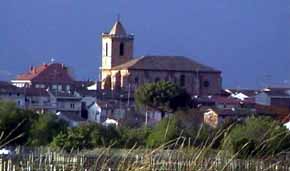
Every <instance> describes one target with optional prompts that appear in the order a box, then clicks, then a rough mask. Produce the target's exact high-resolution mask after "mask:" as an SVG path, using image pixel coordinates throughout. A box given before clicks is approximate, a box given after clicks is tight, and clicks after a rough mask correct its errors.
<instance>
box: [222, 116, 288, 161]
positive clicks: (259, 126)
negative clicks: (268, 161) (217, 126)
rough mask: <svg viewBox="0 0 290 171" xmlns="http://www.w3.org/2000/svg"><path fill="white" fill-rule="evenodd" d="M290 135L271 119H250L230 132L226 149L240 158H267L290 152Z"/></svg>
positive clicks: (284, 128)
mask: <svg viewBox="0 0 290 171" xmlns="http://www.w3.org/2000/svg"><path fill="white" fill-rule="evenodd" d="M289 147H290V133H289V131H288V130H287V129H286V127H284V126H283V125H281V124H280V123H278V122H276V121H274V120H272V119H270V118H254V117H252V118H249V119H247V120H246V121H245V123H244V124H239V125H236V126H235V127H234V128H233V129H232V130H231V132H230V134H229V137H228V140H227V141H226V142H225V148H226V149H228V150H229V151H230V152H231V153H233V154H234V153H239V156H240V157H251V156H260V157H261V156H266V155H273V154H277V153H279V152H282V151H286V150H288V149H289Z"/></svg>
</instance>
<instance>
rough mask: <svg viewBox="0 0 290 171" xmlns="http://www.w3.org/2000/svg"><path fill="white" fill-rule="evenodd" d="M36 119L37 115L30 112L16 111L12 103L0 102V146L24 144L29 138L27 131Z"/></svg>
mask: <svg viewBox="0 0 290 171" xmlns="http://www.w3.org/2000/svg"><path fill="white" fill-rule="evenodd" d="M36 117H37V115H36V114H35V113H33V112H32V111H28V110H22V109H18V108H17V107H16V105H15V104H14V103H10V102H4V101H1V102H0V133H1V134H3V135H2V136H1V140H0V144H1V145H3V144H6V143H8V142H9V145H24V144H26V142H27V139H28V138H29V134H28V132H29V129H30V127H31V124H32V122H33V120H34V119H35V118H36ZM17 137H18V138H17ZM13 139H15V140H13ZM12 140H13V141H12Z"/></svg>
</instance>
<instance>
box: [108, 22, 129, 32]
mask: <svg viewBox="0 0 290 171" xmlns="http://www.w3.org/2000/svg"><path fill="white" fill-rule="evenodd" d="M110 35H119V36H127V33H126V30H125V29H124V27H123V25H122V23H121V22H120V21H119V20H118V21H116V23H115V24H114V26H113V28H112V29H111V31H110Z"/></svg>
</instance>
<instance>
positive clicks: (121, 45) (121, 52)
mask: <svg viewBox="0 0 290 171" xmlns="http://www.w3.org/2000/svg"><path fill="white" fill-rule="evenodd" d="M120 56H124V43H121V44H120Z"/></svg>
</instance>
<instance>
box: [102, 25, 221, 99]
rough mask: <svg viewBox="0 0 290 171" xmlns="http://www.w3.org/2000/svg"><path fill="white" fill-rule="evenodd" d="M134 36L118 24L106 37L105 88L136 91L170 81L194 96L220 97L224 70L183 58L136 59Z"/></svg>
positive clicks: (104, 46)
mask: <svg viewBox="0 0 290 171" xmlns="http://www.w3.org/2000/svg"><path fill="white" fill-rule="evenodd" d="M133 51H134V35H131V34H127V32H126V30H125V29H124V27H123V25H122V23H121V22H120V21H117V22H116V23H115V24H114V26H113V28H112V30H111V31H110V32H109V33H103V34H102V65H101V67H100V74H101V76H100V83H101V88H102V89H107V90H119V89H123V90H127V91H134V90H135V89H136V88H137V87H138V86H140V85H143V84H145V83H151V82H157V81H160V80H166V81H170V82H173V83H175V84H177V85H179V86H180V87H183V88H185V89H186V90H187V92H188V93H190V94H191V95H197V96H208V95H217V94H220V92H221V88H222V77H221V71H219V70H216V69H214V68H212V67H209V66H207V65H204V64H201V63H198V62H196V61H194V60H192V59H191V58H187V57H183V56H142V57H138V58H134V57H133V54H134V53H133Z"/></svg>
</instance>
